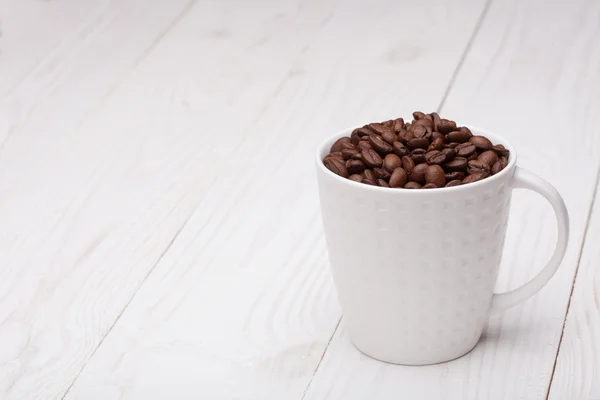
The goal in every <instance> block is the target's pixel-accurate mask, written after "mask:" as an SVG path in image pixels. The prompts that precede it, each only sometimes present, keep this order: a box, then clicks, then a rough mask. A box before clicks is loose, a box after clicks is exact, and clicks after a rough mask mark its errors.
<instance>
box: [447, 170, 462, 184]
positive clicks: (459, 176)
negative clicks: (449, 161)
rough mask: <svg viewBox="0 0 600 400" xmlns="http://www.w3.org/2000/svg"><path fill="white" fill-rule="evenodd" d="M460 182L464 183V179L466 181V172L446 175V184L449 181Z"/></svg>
mask: <svg viewBox="0 0 600 400" xmlns="http://www.w3.org/2000/svg"><path fill="white" fill-rule="evenodd" d="M457 179H458V180H459V181H462V180H463V179H465V173H464V172H460V171H453V172H448V173H447V174H446V182H448V181H454V180H457Z"/></svg>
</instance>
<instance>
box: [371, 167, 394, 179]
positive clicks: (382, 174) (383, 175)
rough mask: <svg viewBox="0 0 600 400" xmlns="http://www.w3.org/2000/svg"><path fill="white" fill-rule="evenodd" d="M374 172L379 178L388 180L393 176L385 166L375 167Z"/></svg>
mask: <svg viewBox="0 0 600 400" xmlns="http://www.w3.org/2000/svg"><path fill="white" fill-rule="evenodd" d="M373 174H375V177H376V178H377V179H384V180H386V181H387V180H388V179H390V176H391V174H390V173H389V172H387V171H386V170H385V169H383V168H373Z"/></svg>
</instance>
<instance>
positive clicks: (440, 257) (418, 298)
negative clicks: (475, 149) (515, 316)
mask: <svg viewBox="0 0 600 400" xmlns="http://www.w3.org/2000/svg"><path fill="white" fill-rule="evenodd" d="M350 132H351V131H346V132H343V133H341V134H340V135H337V136H336V137H333V138H332V139H330V140H329V141H327V142H326V143H324V144H323V146H322V147H321V149H320V150H319V153H318V155H317V163H320V159H322V157H323V156H324V155H325V154H327V152H328V150H329V147H330V146H331V144H332V143H333V142H334V141H335V139H336V138H337V137H341V136H344V135H349V134H350ZM474 133H475V134H477V133H476V132H475V131H474ZM482 134H483V133H482ZM484 134H485V135H486V136H488V137H489V138H490V139H491V140H492V141H493V142H494V143H495V144H496V143H502V144H504V145H505V146H506V147H507V148H509V150H511V156H510V157H511V158H510V159H509V165H508V166H507V167H506V168H505V169H504V170H503V171H501V173H499V174H497V175H495V176H493V177H490V178H488V179H484V180H482V181H479V182H476V183H472V184H468V185H464V186H458V187H452V188H443V189H418V190H414V189H413V190H410V189H389V188H378V187H372V186H369V185H365V184H361V183H356V182H353V181H350V180H348V179H344V178H341V177H339V176H337V175H335V174H333V173H331V172H330V171H328V170H327V169H326V168H324V167H322V166H318V168H317V171H318V172H317V176H318V186H319V193H320V201H321V212H322V219H323V225H324V229H325V237H326V240H327V245H328V251H329V258H330V262H331V271H332V274H333V278H334V282H335V286H336V290H337V295H338V299H339V301H340V303H341V306H342V311H343V315H344V324H345V327H346V329H347V332H348V335H349V337H350V339H351V341H352V343H353V344H354V345H355V347H356V348H358V349H359V350H360V351H362V352H363V353H365V354H367V355H369V356H371V357H373V358H376V359H379V360H382V361H387V362H392V363H397V364H410V365H422V364H433V363H438V362H443V361H448V360H452V359H454V358H457V357H460V356H461V355H464V354H465V353H467V352H468V351H470V350H471V349H472V348H473V347H474V346H475V345H476V343H477V342H478V340H479V338H480V336H481V334H482V332H483V329H484V327H485V325H486V322H487V319H488V315H489V311H490V306H491V304H492V296H493V289H494V284H495V282H496V277H497V274H498V270H499V266H500V261H501V256H502V251H503V247H504V239H505V234H506V228H507V222H508V215H509V210H510V202H511V192H512V190H511V181H512V179H513V175H514V173H515V169H516V166H515V159H514V158H515V152H514V149H513V148H512V147H510V146H509V145H508V144H507V143H505V142H503V141H502V140H499V139H498V138H497V137H495V136H493V135H491V134H489V133H487V132H486V133H484Z"/></svg>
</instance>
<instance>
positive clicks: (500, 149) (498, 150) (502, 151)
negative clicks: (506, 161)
mask: <svg viewBox="0 0 600 400" xmlns="http://www.w3.org/2000/svg"><path fill="white" fill-rule="evenodd" d="M492 150H494V151H495V152H496V154H498V155H499V156H504V157H508V154H509V153H510V152H509V151H508V149H507V148H506V147H504V146H503V145H501V144H497V145H495V146H494V147H492Z"/></svg>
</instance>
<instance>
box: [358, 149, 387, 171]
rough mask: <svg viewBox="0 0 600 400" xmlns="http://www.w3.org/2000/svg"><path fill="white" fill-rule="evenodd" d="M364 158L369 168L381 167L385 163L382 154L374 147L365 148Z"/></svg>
mask: <svg viewBox="0 0 600 400" xmlns="http://www.w3.org/2000/svg"><path fill="white" fill-rule="evenodd" d="M362 158H363V162H364V163H365V165H366V166H367V167H369V168H375V167H381V165H382V164H383V160H382V159H381V156H380V155H379V154H377V152H376V151H375V150H373V149H366V150H363V151H362Z"/></svg>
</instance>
